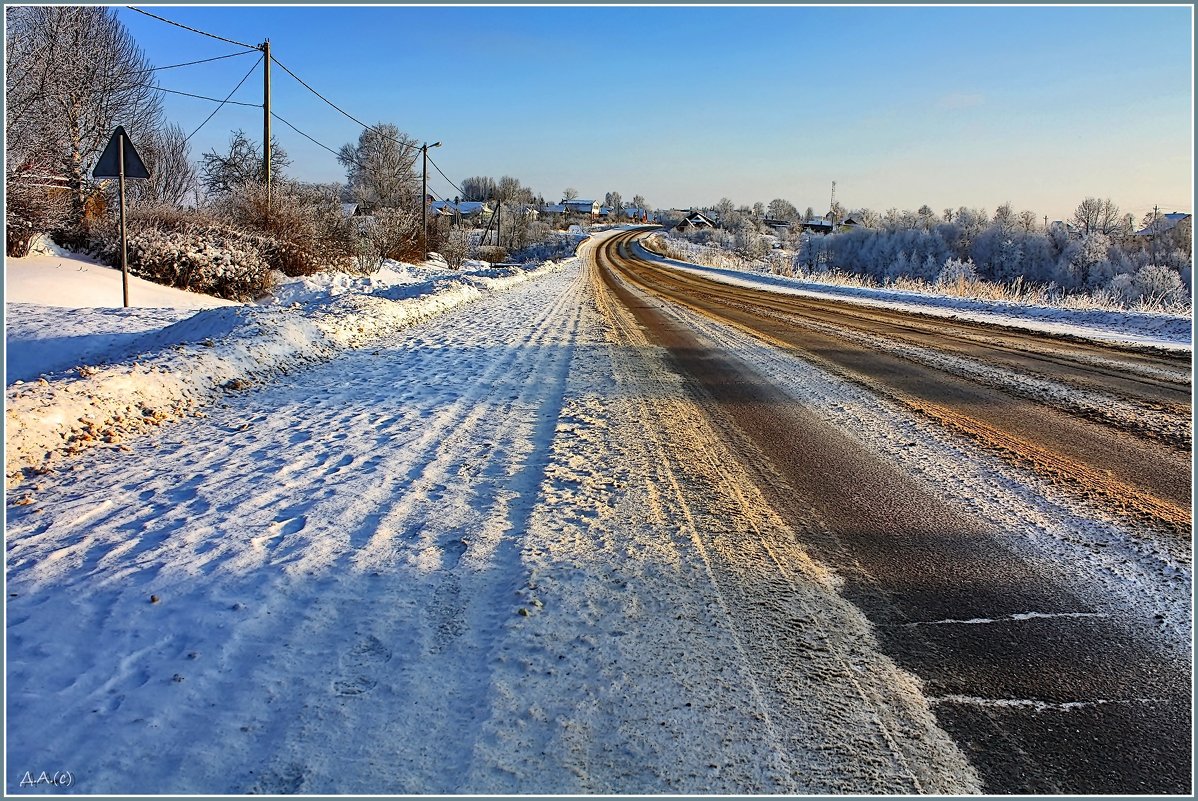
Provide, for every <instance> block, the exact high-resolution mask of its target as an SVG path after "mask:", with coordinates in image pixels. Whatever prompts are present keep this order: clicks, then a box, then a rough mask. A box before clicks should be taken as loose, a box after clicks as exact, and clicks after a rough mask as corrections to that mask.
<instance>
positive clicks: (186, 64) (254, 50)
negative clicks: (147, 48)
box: [142, 47, 262, 74]
mask: <svg viewBox="0 0 1198 801" xmlns="http://www.w3.org/2000/svg"><path fill="white" fill-rule="evenodd" d="M261 52H262V51H261V50H259V49H258V48H256V47H251V48H250V49H249V50H242V51H241V52H239V53H229V54H227V55H223V56H213V57H212V58H202V59H200V60H199V61H187V62H184V63H183V64H170V65H168V66H165V67H150V69H148V70H142V73H143V74H144V73H147V72H158V71H160V70H173V69H175V68H176V67H190V66H192V65H194V64H207V63H208V62H209V61H220V60H221V59H222V58H234V57H236V56H244V55H245V54H246V53H261Z"/></svg>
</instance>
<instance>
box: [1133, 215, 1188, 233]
mask: <svg viewBox="0 0 1198 801" xmlns="http://www.w3.org/2000/svg"><path fill="white" fill-rule="evenodd" d="M1186 222H1188V223H1189V224H1190V225H1193V224H1194V223H1193V215H1191V214H1187V213H1186V212H1184V211H1173V212H1169V213H1168V214H1162V215H1161V216H1160V217H1158V218H1157V221H1156V224H1155V225H1149V226H1148V227H1147V228H1143V229H1141V230H1139V231H1136V236H1152V235H1153V234H1163V233H1165V232H1166V231H1172V230H1173V229H1174V228H1176V227H1177V226H1178V225H1180V224H1181V223H1186Z"/></svg>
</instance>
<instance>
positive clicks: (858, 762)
mask: <svg viewBox="0 0 1198 801" xmlns="http://www.w3.org/2000/svg"><path fill="white" fill-rule="evenodd" d="M600 281H601V279H600V278H598V275H596V278H595V282H596V285H597V286H598V285H599V282H600ZM600 291H601V292H602V290H600ZM634 302H635V301H634ZM605 312H606V314H607V315H608V316H609V319H610V320H611V321H612V323H613V327H614V328H616V329H617V330H619V331H620V336H619V339H620V340H622V341H624V342H627V343H630V344H634V345H636V346H639V347H640V348H641V349H642V350H644V349H645V348H646V345H647V340H646V339H645V337H644V335H643V334H642V333H641V332H640V330H639V326H637V325H636V323H634V322H632V321H631V319H627V318H626V319H625V320H624V321H621V320H620V318H621V317H622V316H623V314H626V313H623V314H622V313H621V311H620V310H619V308H618V307H617V306H616V305H615V304H614V303H613V302H611V301H608V302H607V303H606V309H605ZM641 358H644V354H643V353H642V354H641ZM658 358H659V359H661V358H662V357H661V356H658ZM624 367H625V370H629V371H632V370H636V369H637V368H636V366H635V364H633V363H631V362H628V363H626V364H625V365H624ZM642 369H643V368H642ZM669 370H670V368H669V367H666V366H665V365H664V363H663V364H662V366H661V367H660V368H659V371H660V372H668V371H669ZM642 380H644V379H643V378H642ZM671 390H672V391H671ZM677 390H678V387H677V386H676V385H675V386H674V387H670V386H661V387H659V388H658V391H657V392H656V393H650V397H651V399H652V400H651V401H650V403H649V406H650V409H651V410H647V411H646V412H645V413H644V414H643V415H642V417H641V424H642V426H643V427H644V431H645V435H646V438H647V439H648V440H649V441H650V442H652V443H653V447H654V450H655V452H656V453H657V455H658V460H659V464H660V465H661V468H660V469H661V472H662V474H663V478H664V483H665V485H666V486H667V487H669V488H670V489H671V490H672V494H673V496H674V497H673V498H671V499H669V500H665V499H663V501H664V502H663V503H662V504H661V505H660V507H659V512H658V514H659V515H660V517H661V518H662V519H663V521H665V520H667V519H669V518H670V517H671V516H672V515H674V514H679V513H680V514H681V515H682V516H683V517H684V519H685V521H686V524H685V529H686V530H687V531H688V532H689V536H691V537H692V538H693V539H694V541H695V545H696V549H697V551H698V552H699V553H700V554H702V558H703V560H704V562H705V564H706V570H707V574H708V576H709V579H710V581H711V582H712V585H713V586H714V587H715V588H716V590H717V593H718V594H719V595H720V598H721V601H720V603H721V606H722V608H723V610H724V615H725V619H726V625H727V626H728V628H729V630H730V631H732V632H733V634H734V637H736V638H737V642H738V651H739V653H740V656H741V659H742V666H741V669H742V670H743V671H744V673H745V675H746V678H747V679H748V680H749V681H750V682H752V683H753V685H754V687H755V691H754V695H755V697H756V698H757V699H758V703H760V704H761V705H762V706H763V713H764V714H765V715H766V716H767V720H768V721H769V726H770V728H771V729H772V730H774V731H775V732H777V733H776V734H775V737H776V741H775V742H776V747H777V748H778V750H779V752H780V753H782V754H787V755H795V756H792V757H791V758H790V759H786V760H785V761H784V762H783V765H784V766H786V765H787V763H792V764H790V765H789V767H786V768H785V769H788V770H789V772H790V774H791V782H792V784H791V788H792V789H791V790H790V791H792V792H795V791H797V792H815V793H826V792H860V791H862V788H863V787H868V788H871V789H870V791H872V792H944V789H937V788H946V787H948V788H953V790H954V791H957V792H960V791H963V790H967V789H968V788H973V789H976V787H977V777H976V775H974V774H973V771H972V769H971V768H969V767H968V766H967V764H966V763H965V761H964V759H963V757H962V756H961V755H960V753H959V752H958V751H957V749H956V747H955V746H953V745H952V744H951V743H950V742H949V740H948V738H947V735H945V734H944V733H943V732H942V731H940V730H939V729H938V728H937V727H936V724H935V722H934V718H933V717H932V715H931V713H930V711H929V709H928V708H927V705H926V702H924V701H923V699H922V696H921V695H920V693H919V690H918V686H917V683H916V682H915V681H914V680H913V678H912V677H911V676H909V675H908V674H905V673H903V672H901V671H899V670H897V668H895V667H894V665H893V664H892V663H890V662H889V660H887V659H885V658H882V657H880V655H879V654H878V653H877V652H876V650H875V649H876V645H875V644H874V642H873V638H872V635H871V634H870V633H869V625H868V623H867V622H866V621H865V620H864V619H863V618H862V617H861V615H860V613H859V612H858V611H857V610H856V609H855V608H853V607H852V606H851V605H849V604H848V603H847V602H846V601H844V600H843V599H841V598H839V596H837V595H836V593H835V589H834V581H833V579H832V577H831V576H830V574H828V573H827V571H826V570H825V569H824V568H822V567H821V566H819V565H818V564H816V563H814V562H812V560H811V559H810V558H809V557H808V556H807V555H806V554H805V553H804V552H803V551H802V549H801V548H800V547H799V546H798V542H797V539H796V537H795V535H794V533H793V532H791V531H790V527H789V526H788V525H787V524H786V523H785V522H783V521H782V520H781V519H779V518H778V517H777V516H776V515H775V514H773V513H772V511H771V510H770V508H769V504H768V503H767V502H766V501H765V499H764V498H762V497H761V496H760V494H759V493H758V492H757V491H756V489H755V488H754V487H753V485H752V480H751V479H750V478H749V477H748V475H747V474H745V473H744V472H743V471H742V470H741V469H740V468H739V466H738V465H737V463H736V461H735V459H734V458H732V457H731V456H730V454H728V453H727V452H726V451H725V450H724V449H723V448H722V447H719V446H717V445H716V444H715V443H716V442H717V441H718V437H717V436H716V435H715V434H714V433H713V431H712V429H710V428H708V427H707V426H706V425H704V424H702V423H700V422H699V421H701V420H703V418H704V413H703V412H702V411H700V410H699V408H698V407H696V406H693V405H692V404H691V403H690V402H689V401H683V402H682V403H671V402H669V401H667V400H659V399H658V398H667V399H668V398H671V397H676V396H677V395H678V394H679V393H678V391H677ZM681 394H682V395H683V397H684V398H685V397H686V396H687V394H688V393H681ZM671 407H672V408H671ZM687 407H690V408H687ZM702 466H705V467H706V469H703V467H702ZM712 498H724V499H725V504H724V505H723V506H722V507H721V506H719V505H716V506H715V507H713V506H712V503H713V502H712V500H711V499H712ZM783 553H784V554H785V555H786V556H785V557H782V556H780V554H783ZM849 632H852V633H851V634H850V633H849ZM863 674H864V675H863ZM883 677H885V678H883ZM815 687H820V688H821V689H822V690H823V693H822V694H821V693H820V692H818V691H813V688H815ZM813 694H814V697H813ZM850 699H851V700H850ZM813 744H818V745H815V746H814V748H815V749H816V750H818V751H820V752H821V755H820V756H824V755H826V754H835V755H836V758H835V759H833V760H827V759H826V757H824V758H819V757H817V756H814V755H812V754H811V749H812V748H813ZM799 755H801V756H799ZM796 765H799V766H801V769H798V768H796V767H795V766H796Z"/></svg>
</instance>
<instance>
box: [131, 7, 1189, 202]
mask: <svg viewBox="0 0 1198 801" xmlns="http://www.w3.org/2000/svg"><path fill="white" fill-rule="evenodd" d="M145 8H146V9H147V10H149V11H152V12H154V13H157V14H160V15H161V16H165V17H168V18H170V19H172V20H175V21H177V22H181V23H183V24H186V25H190V26H192V27H195V28H200V29H202V30H205V31H209V32H211V33H215V34H218V35H220V36H224V37H227V38H229V39H234V40H238V41H241V42H245V43H249V44H257V43H259V42H261V41H263V40H264V39H266V38H269V39H270V40H271V48H272V51H273V54H274V56H275V58H276V59H278V60H279V61H280V62H282V63H283V64H285V65H286V66H287V67H289V68H290V69H291V70H292V71H294V72H295V73H296V74H298V75H299V76H300V77H301V78H303V79H304V80H305V81H307V82H308V83H309V84H310V85H312V86H313V87H314V88H315V89H317V90H318V91H320V92H321V93H322V94H324V95H325V96H326V97H328V98H329V99H330V100H332V101H333V102H334V103H336V104H337V105H339V106H341V107H342V108H343V109H345V110H346V111H348V112H349V113H350V114H352V115H354V116H355V117H357V118H359V119H361V120H363V121H365V122H368V123H376V122H392V123H395V124H396V125H397V126H398V127H399V128H400V129H401V130H403V131H405V132H406V133H408V134H410V135H411V136H413V137H415V138H417V139H420V140H428V141H433V140H441V141H442V142H443V143H444V145H443V146H442V147H441V148H439V149H437V150H434V151H431V153H432V155H433V157H434V158H435V160H436V162H437V164H439V165H440V166H441V168H442V169H443V170H444V171H445V172H446V173H447V174H448V175H449V176H450V177H451V178H454V179H455V180H460V179H461V178H462V177H465V176H468V175H490V176H492V177H495V178H498V177H499V176H501V175H512V176H514V177H516V178H519V179H520V180H521V181H522V182H523V183H524V184H526V185H529V186H531V187H532V188H533V189H534V191H537V192H540V193H542V194H543V195H544V196H545V197H546V199H548V200H556V199H558V198H559V197H560V195H561V193H562V190H563V189H565V188H566V187H574V188H577V189H578V190H579V192H580V193H581V195H582V196H583V197H598V198H600V199H602V197H603V194H604V193H605V192H608V191H617V192H620V193H621V194H622V195H623V197H624V198H625V199H631V197H632V196H633V195H634V194H643V195H644V196H645V197H646V198H647V199H648V201H649V202H650V204H652V205H654V206H658V207H666V206H675V207H689V206H692V205H706V204H714V203H715V202H716V201H717V200H719V199H720V198H721V197H729V198H731V199H732V200H733V201H735V202H736V203H737V204H752V203H754V202H756V201H761V202H764V203H768V202H769V201H770V200H772V199H774V198H777V197H781V198H785V199H787V200H789V201H791V202H792V203H794V204H795V205H796V206H797V207H798V208H799V209H800V210H802V209H804V208H806V207H807V206H812V207H814V208H815V209H816V211H817V212H821V213H822V212H823V211H825V210H826V209H827V206H828V200H829V193H830V189H831V182H832V181H834V180H835V181H836V182H837V190H836V192H837V195H836V196H837V200H839V201H841V202H842V203H843V204H844V205H845V206H847V207H849V208H858V207H869V208H873V209H875V210H878V211H884V210H886V209H888V208H891V207H896V208H899V209H905V208H909V209H915V208H918V207H919V206H920V205H922V204H924V203H927V204H929V205H931V206H932V207H933V208H934V209H936V210H937V211H938V212H939V211H941V210H943V209H944V208H945V207H949V206H951V207H954V208H956V207H958V206H962V205H966V206H971V207H984V208H988V209H990V210H993V209H994V207H995V206H997V205H998V204H1000V203H1003V202H1008V201H1009V202H1011V203H1013V204H1014V206H1015V208H1016V210H1017V211H1018V210H1022V209H1031V210H1033V211H1036V212H1037V213H1038V214H1040V215H1047V216H1049V217H1050V218H1054V219H1056V218H1061V217H1063V216H1066V215H1068V214H1069V213H1070V212H1071V211H1072V209H1073V208H1074V207H1075V206H1076V205H1077V204H1078V203H1079V202H1080V201H1081V200H1082V199H1083V198H1085V197H1087V196H1098V197H1110V198H1111V199H1112V200H1114V201H1115V203H1117V204H1118V205H1119V206H1120V207H1121V208H1122V209H1123V210H1124V211H1132V212H1134V213H1136V215H1137V216H1139V215H1140V214H1142V213H1144V212H1145V211H1147V210H1148V209H1150V208H1151V207H1152V206H1153V204H1159V205H1160V206H1161V207H1162V209H1164V210H1167V211H1172V210H1175V209H1176V210H1185V211H1190V210H1192V209H1191V203H1192V196H1193V177H1194V167H1193V147H1192V143H1193V123H1192V120H1193V11H1192V9H1191V8H1190V7H1188V6H1185V7H1181V6H1172V7H1166V6H1158V7H1145V6H1128V7H1109V6H1089V7H935V6H928V7H822V8H817V7H802V6H796V7H779V6H772V7H770V6H765V7H744V6H725V7H710V6H707V7H704V6H690V7H681V6H678V7H668V8H663V7H616V6H608V7H504V6H499V7H451V6H441V7H405V6H392V7H386V6H359V7H344V6H323V7H311V6H310V7H304V6H224V7H213V6H208V7H204V6H174V7H151V6H146V7H145ZM118 14H119V17H120V19H121V20H122V21H123V22H124V23H125V25H126V26H127V27H128V29H129V31H130V32H131V34H132V35H133V37H134V38H135V39H136V40H137V41H138V43H139V44H140V45H141V46H142V47H143V48H144V50H145V52H146V54H147V56H148V57H149V59H150V61H151V62H152V63H153V64H154V65H155V66H164V65H168V64H176V63H179V62H183V61H190V60H193V59H200V58H207V57H210V56H215V55H221V54H224V53H231V52H236V51H237V50H238V48H237V47H234V46H232V45H228V44H225V43H223V42H219V41H215V40H213V39H210V38H206V37H202V36H199V35H196V34H194V33H190V32H188V31H184V30H180V29H179V28H174V27H171V26H168V25H166V24H164V23H162V22H159V21H157V20H154V19H150V18H149V17H146V16H143V15H141V14H137V13H135V12H133V11H129V10H127V9H125V8H121V9H120V10H119V12H118ZM256 58H257V54H251V55H244V56H240V57H237V58H231V59H225V60H222V61H215V62H211V63H208V64H202V65H198V66H193V67H183V68H180V69H172V70H163V71H160V72H158V73H156V74H157V76H158V79H159V84H160V85H161V86H163V87H166V88H170V89H177V90H180V91H185V92H191V93H194V94H201V95H209V96H213V97H219V98H223V97H224V96H225V95H226V94H228V93H229V91H230V90H231V89H232V88H233V86H234V85H235V84H236V83H237V82H238V80H240V79H241V78H242V76H244V75H245V74H246V72H247V71H248V70H249V69H250V67H251V66H252V64H253V63H254V60H255V59H256ZM234 99H237V100H241V101H243V102H248V103H259V104H260V103H261V102H262V77H261V68H258V70H256V71H255V72H254V74H253V75H251V77H250V78H249V79H248V80H247V81H246V82H245V84H244V85H243V86H242V87H241V89H240V90H239V91H238V92H237V94H235V95H234ZM272 102H273V106H274V110H275V112H276V113H277V114H279V115H281V116H282V117H284V118H286V119H287V120H288V121H290V122H291V123H293V124H294V125H295V126H296V127H298V128H300V129H301V130H303V131H304V132H305V133H307V134H309V135H310V136H312V137H313V138H314V139H316V140H318V141H320V142H321V143H323V144H325V145H328V146H330V147H332V148H333V149H336V148H338V147H339V146H340V145H342V144H344V143H346V142H350V141H356V140H357V136H358V134H359V133H360V131H361V129H360V127H359V126H357V125H356V124H355V123H353V122H351V121H350V120H348V119H346V118H345V117H343V116H341V115H340V114H338V113H337V112H336V111H334V110H333V109H332V108H330V107H329V106H327V105H325V104H323V103H322V102H321V101H320V100H318V99H317V98H316V97H314V96H313V95H312V94H310V93H309V92H308V91H307V90H306V89H304V88H303V87H301V86H300V85H299V84H297V83H296V82H295V81H294V80H293V79H292V78H291V77H290V76H288V75H287V74H286V73H285V72H283V70H281V69H279V68H278V66H275V67H274V68H273V70H272ZM213 107H214V104H212V103H208V102H205V101H200V100H193V99H190V98H185V97H179V96H170V95H167V96H166V109H167V114H168V117H169V118H170V119H171V120H172V121H174V122H177V123H178V124H179V125H180V126H181V127H182V128H183V129H184V130H185V132H188V133H190V132H191V131H192V130H193V129H194V128H196V126H198V125H199V124H200V123H201V122H202V121H203V119H204V117H206V116H207V115H208V114H209V112H210V111H211V110H212V108H213ZM261 127H262V113H261V111H260V110H257V109H252V108H235V107H232V106H226V107H225V108H223V109H221V111H220V112H219V113H218V114H217V115H216V116H215V117H214V118H213V119H212V120H211V121H210V122H209V123H208V124H207V125H206V126H205V127H204V128H203V129H201V130H200V132H199V133H197V134H196V135H195V137H194V139H193V140H192V145H193V148H192V157H193V159H198V157H199V155H200V154H201V153H202V152H204V151H206V150H209V149H212V148H213V147H218V148H219V147H222V146H224V145H225V144H226V143H227V141H228V136H229V132H230V130H232V129H235V128H243V129H245V130H246V132H247V133H248V134H250V135H251V136H252V137H253V138H255V139H259V138H260V137H261ZM274 133H275V135H276V137H277V138H278V139H279V140H280V141H281V142H282V144H283V146H284V148H285V149H286V150H287V151H288V153H289V154H290V155H291V156H292V157H293V159H294V162H295V163H294V165H293V166H292V167H291V169H290V173H291V174H292V175H294V176H296V177H300V178H303V179H306V180H317V181H334V180H342V179H344V171H343V170H342V168H341V167H340V166H339V165H338V164H337V163H336V160H335V158H334V157H333V156H332V155H331V154H330V153H329V152H327V151H325V150H322V149H320V148H319V147H317V146H316V145H314V144H311V143H310V142H308V141H307V140H305V139H304V138H302V137H300V136H299V135H298V134H296V133H294V132H293V131H292V130H291V129H289V128H287V127H286V126H285V125H283V124H281V123H278V122H276V123H275V124H274ZM430 170H431V168H430ZM431 190H432V191H433V192H434V193H436V194H438V195H439V196H444V195H452V194H454V190H453V189H452V188H451V187H449V186H448V184H447V183H446V182H445V181H443V180H441V179H440V177H439V176H438V177H436V178H435V179H434V180H433V181H432V184H431Z"/></svg>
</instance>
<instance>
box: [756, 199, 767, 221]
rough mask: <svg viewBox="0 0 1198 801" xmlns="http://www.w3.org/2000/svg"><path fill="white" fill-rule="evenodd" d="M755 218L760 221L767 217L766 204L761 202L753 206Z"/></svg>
mask: <svg viewBox="0 0 1198 801" xmlns="http://www.w3.org/2000/svg"><path fill="white" fill-rule="evenodd" d="M753 216H754V217H756V218H757V219H759V220H760V219H761V218H762V217H764V216H765V204H764V203H762V202H761V201H760V200H759V201H757V202H756V203H754V204H753Z"/></svg>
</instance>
